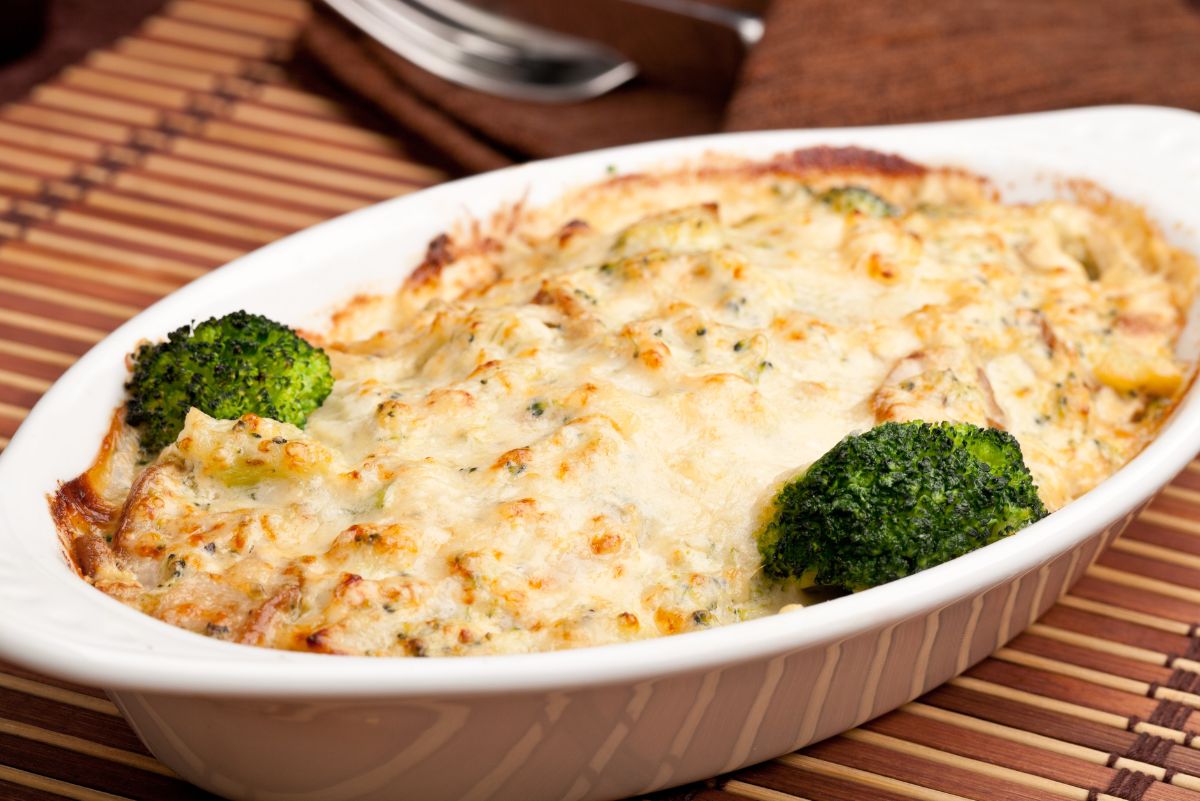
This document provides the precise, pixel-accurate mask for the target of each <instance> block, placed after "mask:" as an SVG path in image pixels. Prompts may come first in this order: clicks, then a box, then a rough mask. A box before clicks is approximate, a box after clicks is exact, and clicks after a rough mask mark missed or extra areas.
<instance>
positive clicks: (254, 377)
mask: <svg viewBox="0 0 1200 801" xmlns="http://www.w3.org/2000/svg"><path fill="white" fill-rule="evenodd" d="M125 389H126V392H127V397H126V400H125V420H126V422H128V423H129V424H130V425H132V426H135V427H136V428H137V429H138V433H139V436H140V440H141V446H142V450H143V452H144V453H146V454H147V455H153V454H155V453H157V452H158V451H160V450H162V449H163V448H164V447H166V446H167V445H169V444H170V443H172V442H174V441H175V438H176V437H177V436H178V435H179V432H180V431H181V430H182V429H183V421H184V418H185V417H186V416H187V413H188V410H189V409H191V408H192V407H193V406H194V407H196V408H197V409H199V410H201V411H202V412H204V413H205V414H208V415H210V416H212V417H216V418H220V419H225V420H232V419H235V418H238V417H241V416H242V415H244V414H257V415H259V416H260V417H270V418H273V419H275V420H279V421H282V422H285V423H292V424H293V425H297V426H303V425H304V421H305V420H307V419H308V415H309V414H310V413H311V412H312V411H313V410H314V409H316V408H317V407H318V406H320V405H321V403H322V402H323V401H324V400H325V397H326V396H327V395H329V392H330V390H331V389H333V374H332V372H331V371H330V368H329V357H328V356H326V355H325V352H324V351H323V350H321V349H320V348H315V347H313V346H312V345H310V344H309V343H308V342H306V341H304V340H303V339H302V338H301V337H300V336H299V335H298V334H297V333H296V332H295V331H293V330H292V329H290V328H288V327H287V326H285V325H281V324H279V323H277V322H274V321H273V320H268V319H267V318H266V317H260V316H259V315H256V314H248V313H247V312H244V311H238V312H234V313H232V314H227V315H225V316H224V317H220V318H216V317H214V318H212V319H210V320H205V321H204V322H202V323H200V324H198V325H196V326H195V327H193V326H191V325H185V326H183V327H182V328H178V329H176V330H175V331H172V332H171V333H170V334H169V335H168V336H167V339H166V341H165V342H158V343H146V344H144V345H142V346H141V347H139V348H138V350H137V352H136V353H134V354H133V375H132V376H131V377H130V379H129V382H128V383H127V384H126V385H125Z"/></svg>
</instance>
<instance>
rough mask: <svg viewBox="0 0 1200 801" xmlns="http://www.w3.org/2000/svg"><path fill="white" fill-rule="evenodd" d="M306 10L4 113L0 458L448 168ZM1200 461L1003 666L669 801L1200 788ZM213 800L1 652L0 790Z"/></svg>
mask: <svg viewBox="0 0 1200 801" xmlns="http://www.w3.org/2000/svg"><path fill="white" fill-rule="evenodd" d="M305 13H306V6H305V5H304V4H303V3H302V2H300V0H175V2H173V3H172V4H170V5H169V6H168V7H167V8H166V9H165V10H164V12H163V13H162V14H160V15H159V16H157V17H154V18H152V19H150V20H148V21H147V22H146V23H145V24H144V25H143V26H142V28H141V29H140V30H138V31H137V32H136V33H135V34H133V35H131V36H128V37H126V38H124V39H122V40H120V41H118V42H116V43H114V44H113V45H112V46H111V47H109V48H108V49H106V50H103V51H98V52H95V53H93V54H91V55H90V56H89V57H88V58H87V59H86V60H85V61H84V62H83V63H81V64H79V65H78V66H75V67H72V68H70V69H68V70H66V71H65V72H64V73H62V74H61V75H59V76H58V77H57V78H56V79H55V80H54V81H53V82H51V83H48V84H45V85H43V86H40V87H38V88H37V89H35V90H34V91H33V93H32V94H31V95H30V96H29V97H28V98H27V99H26V100H24V101H22V102H18V103H14V104H11V105H9V106H6V107H3V108H0V447H2V446H3V445H5V444H7V442H8V437H9V436H11V434H12V432H13V431H15V430H16V427H17V426H18V425H19V424H20V422H21V420H22V419H23V418H24V416H25V414H26V412H27V410H28V409H29V407H30V406H31V405H32V404H33V403H34V401H36V400H37V398H38V396H39V395H40V394H41V393H42V392H44V391H45V390H46V389H47V388H48V387H49V385H50V383H51V382H52V381H53V380H54V378H55V377H56V376H57V375H58V374H59V373H61V372H62V371H63V370H64V369H65V368H66V367H67V366H68V365H70V364H71V362H72V361H73V360H74V359H75V358H76V357H77V356H79V355H80V354H82V353H83V352H84V351H85V350H86V349H87V348H88V347H89V346H90V345H92V344H93V343H95V342H96V341H98V340H99V339H100V338H101V337H103V336H104V334H105V333H106V332H107V331H109V330H110V329H112V328H113V327H115V326H116V325H118V324H119V323H120V322H122V321H123V320H125V319H126V318H128V317H130V316H131V315H133V314H135V313H136V312H137V311H138V310H139V309H140V308H142V307H144V306H145V305H147V304H148V303H150V302H152V301H153V300H155V299H156V298H158V297H160V296H162V295H164V294H166V293H168V292H170V291H172V290H173V289H175V288H176V287H178V286H180V285H182V284H184V283H186V282H187V281H189V280H190V279H192V278H195V277H197V276H199V275H201V274H203V273H204V272H206V271H207V270H209V269H211V268H213V267H215V266H217V265H219V264H222V263H224V262H225V261H228V260H229V259H231V258H233V257H235V256H237V255H238V254H240V253H243V252H245V251H247V250H250V249H252V248H254V247H256V246H259V245H262V244H264V243H266V242H269V241H271V240H273V239H275V238H277V237H280V236H282V235H284V234H287V233H289V232H291V231H294V230H297V229H300V228H303V227H305V226H308V225H311V224H313V223H316V222H318V221H320V220H322V219H325V218H327V217H330V216H332V215H335V214H338V213H340V212H344V211H348V210H351V209H354V208H357V207H359V206H363V205H366V204H368V203H372V202H374V201H377V200H381V199H383V198H387V197H391V196H394V195H397V194H401V193H404V192H409V191H412V190H415V189H419V188H420V187H422V186H425V185H428V184H430V183H434V182H436V181H438V180H440V179H441V178H442V177H443V176H442V175H440V174H439V173H438V172H437V171H436V170H434V169H431V168H429V167H427V166H425V165H423V164H421V163H420V162H419V161H417V160H415V159H414V158H413V157H412V156H411V155H410V154H409V153H408V151H407V150H406V148H405V146H404V144H403V143H402V142H400V141H398V140H397V139H394V138H390V137H387V136H384V135H381V134H379V133H375V132H372V131H369V130H365V129H363V128H361V127H359V126H358V125H356V124H355V122H354V117H353V116H352V114H351V113H350V112H349V111H347V110H346V109H344V108H342V107H340V106H339V105H338V104H337V103H336V102H333V101H330V100H329V99H327V98H324V97H321V96H317V95H314V94H311V93H308V92H306V91H304V90H302V89H300V88H297V87H296V86H293V85H290V84H289V82H288V79H287V75H286V72H285V70H284V69H283V68H282V65H283V64H284V63H286V59H287V58H288V56H289V51H290V49H291V43H292V41H293V39H294V37H295V35H296V32H297V29H298V27H299V25H301V24H302V22H303V19H304V15H305ZM1197 623H1200V463H1194V464H1192V465H1191V466H1190V467H1189V468H1188V470H1186V471H1185V472H1184V473H1183V474H1182V475H1181V476H1179V478H1177V479H1176V481H1175V483H1174V484H1173V485H1172V486H1171V487H1170V488H1169V489H1168V490H1167V491H1166V492H1165V493H1164V494H1163V496H1162V497H1161V498H1159V500H1158V501H1156V502H1155V503H1154V504H1153V505H1152V506H1151V507H1150V509H1149V510H1148V511H1147V512H1145V513H1144V514H1143V515H1142V517H1141V519H1140V520H1138V521H1137V522H1136V523H1135V524H1134V525H1133V526H1132V527H1131V530H1130V531H1129V532H1128V533H1127V534H1126V535H1125V536H1124V537H1123V538H1122V539H1120V540H1118V541H1117V542H1116V544H1115V545H1114V546H1113V547H1112V549H1111V550H1110V551H1109V552H1108V553H1106V554H1104V555H1102V556H1101V557H1100V559H1099V560H1098V562H1097V564H1096V565H1095V566H1094V567H1093V568H1092V569H1091V571H1090V572H1089V573H1088V575H1087V576H1086V577H1085V578H1084V579H1083V581H1081V582H1080V583H1079V584H1078V585H1077V586H1076V588H1075V589H1074V591H1073V592H1072V593H1071V594H1070V595H1069V596H1068V597H1066V598H1065V599H1063V601H1062V602H1061V603H1060V604H1059V605H1058V606H1057V607H1055V608H1054V609H1053V610H1052V611H1050V612H1049V613H1048V614H1047V615H1046V616H1045V617H1044V618H1043V619H1042V620H1041V621H1040V622H1039V623H1037V624H1036V625H1035V626H1033V627H1032V628H1031V629H1030V630H1029V631H1028V632H1026V633H1025V634H1023V635H1022V636H1020V637H1019V638H1017V639H1016V640H1015V641H1014V642H1013V643H1011V644H1010V645H1009V646H1008V647H1006V648H1004V649H1002V650H1001V651H999V652H998V653H996V654H995V655H994V656H993V658H991V659H989V660H988V661H987V662H985V663H983V664H981V665H979V666H978V667H976V668H973V669H972V670H970V671H968V673H967V674H966V675H965V676H963V677H961V678H959V679H955V680H953V681H951V682H949V683H948V684H947V685H945V686H944V687H941V688H939V689H938V690H935V691H934V692H932V693H930V694H928V695H926V696H925V697H923V698H921V699H920V700H919V701H918V702H916V703H913V704H909V705H908V706H907V707H905V708H903V709H901V710H900V711H897V712H895V713H892V714H890V715H887V716H885V717H883V718H880V719H878V720H876V721H873V722H871V723H868V724H866V725H864V726H863V727H861V728H859V729H856V730H854V731H850V732H847V733H845V734H843V735H842V736H840V737H836V738H833V739H831V740H828V741H826V742H823V743H820V744H818V745H815V746H813V747H811V748H808V749H805V750H804V751H802V752H800V753H796V754H791V755H789V756H786V757H783V758H781V759H778V760H774V761H771V762H769V763H765V764H762V765H759V766H756V767H753V768H749V769H746V770H743V771H739V772H737V773H735V774H732V775H729V776H723V777H718V778H716V779H714V780H712V781H711V782H708V783H706V784H705V785H702V786H696V787H692V788H689V789H687V790H685V791H674V792H671V793H664V794H661V795H659V796H657V797H658V798H684V797H686V798H692V799H695V801H722V800H724V801H732V799H735V798H750V799H760V801H795V799H809V800H810V801H862V799H880V800H881V801H896V800H897V799H921V800H922V801H961V799H978V800H979V801H995V800H996V799H1031V800H1035V801H1042V800H1043V799H1044V800H1046V801H1049V800H1050V799H1064V798H1065V799H1078V800H1079V801H1092V800H1093V799H1096V800H1098V799H1105V800H1106V801H1112V799H1138V798H1142V799H1146V800H1147V801H1200V740H1197V739H1194V738H1195V735H1196V734H1198V733H1200V720H1196V721H1193V720H1192V719H1191V717H1192V712H1193V710H1195V709H1197V708H1200V634H1198V630H1197ZM61 798H71V799H77V801H120V800H121V799H137V800H138V801H175V800H176V799H205V798H211V796H209V795H207V794H206V793H203V792H201V791H199V790H196V789H194V788H191V787H189V786H188V785H186V784H184V783H183V782H181V781H180V780H179V779H177V778H175V777H174V776H173V775H172V774H171V772H170V770H168V769H167V768H165V767H164V766H162V765H161V764H159V763H158V762H156V761H155V760H154V759H153V757H151V756H150V755H149V754H148V753H147V752H146V750H145V749H144V748H143V746H142V745H141V744H140V743H139V742H138V740H137V738H136V737H135V736H134V734H133V733H132V732H131V731H130V730H129V728H128V727H127V726H126V725H125V724H124V722H123V721H122V720H121V718H120V716H119V715H118V713H117V710H116V709H115V707H113V705H112V704H111V703H109V702H108V701H107V700H106V699H105V697H104V695H103V693H101V692H99V691H97V690H93V689H88V688H83V687H76V686H71V685H67V684H64V683H61V682H58V681H55V680H52V679H48V678H45V677H40V676H36V675H32V674H29V673H27V672H24V671H22V670H19V669H17V668H14V667H4V666H0V799H4V801H10V800H11V801H50V800H52V799H61Z"/></svg>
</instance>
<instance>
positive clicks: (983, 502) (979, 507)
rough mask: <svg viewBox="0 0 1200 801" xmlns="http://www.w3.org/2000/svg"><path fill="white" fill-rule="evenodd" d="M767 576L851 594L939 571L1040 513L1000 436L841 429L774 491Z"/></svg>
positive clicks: (764, 537) (946, 430) (908, 427)
mask: <svg viewBox="0 0 1200 801" xmlns="http://www.w3.org/2000/svg"><path fill="white" fill-rule="evenodd" d="M773 511H774V514H773V516H772V517H771V518H770V520H769V522H768V523H767V524H766V525H765V526H764V527H763V529H762V530H761V531H760V532H759V536H758V545H759V551H760V553H761V554H762V557H763V567H764V570H765V572H766V574H767V576H769V577H771V578H774V579H785V578H789V577H792V578H797V579H800V580H801V582H802V583H804V584H816V585H821V586H831V587H839V588H842V589H845V590H850V591H855V590H861V589H866V588H867V587H873V586H875V585H877V584H883V583H885V582H888V581H892V580H893V579H898V578H901V577H903V576H907V575H909V574H911V573H916V572H917V571H919V570H924V569H925V568H927V567H932V566H934V565H937V564H941V563H942V562H945V561H947V560H950V559H953V558H954V557H956V556H961V555H962V554H965V553H967V552H969V551H972V550H974V549H976V548H979V547H981V546H984V545H987V544H988V543H991V542H995V541H996V540H999V539H1001V538H1003V537H1007V536H1008V535H1010V534H1012V533H1014V532H1015V531H1017V530H1019V529H1021V528H1024V527H1025V526H1027V525H1029V524H1030V523H1033V522H1035V521H1037V520H1040V519H1041V518H1043V517H1045V516H1046V509H1045V507H1044V506H1043V505H1042V502H1041V499H1040V498H1039V497H1038V493H1037V487H1036V486H1035V485H1034V483H1033V478H1032V476H1030V474H1029V469H1028V468H1027V467H1026V466H1025V461H1024V459H1023V458H1022V456H1021V446H1020V444H1018V442H1017V441H1016V439H1014V438H1013V437H1012V435H1010V434H1008V433H1006V432H1003V431H999V430H997V429H993V428H987V429H985V428H979V427H977V426H973V425H970V424H968V423H924V422H920V421H914V422H906V423H884V424H883V425H880V426H876V427H875V428H873V429H871V430H870V431H867V432H866V433H863V434H852V435H850V436H848V437H846V438H845V439H843V440H842V441H841V442H839V443H838V444H837V445H835V446H834V447H833V448H832V449H831V450H830V451H829V452H828V453H826V454H825V455H824V456H822V457H821V458H820V459H818V460H817V461H816V462H814V463H813V465H812V466H811V467H809V469H808V470H807V471H806V472H805V473H804V475H803V476H801V477H800V478H797V479H795V480H793V481H791V482H789V483H787V484H786V485H784V487H783V488H782V489H781V490H780V491H779V494H778V495H777V496H776V497H775V502H774V510H773Z"/></svg>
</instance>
